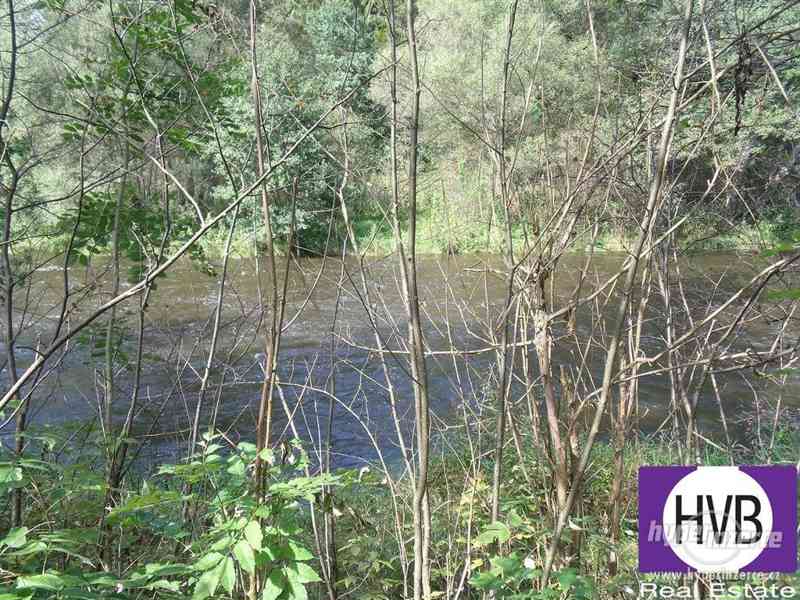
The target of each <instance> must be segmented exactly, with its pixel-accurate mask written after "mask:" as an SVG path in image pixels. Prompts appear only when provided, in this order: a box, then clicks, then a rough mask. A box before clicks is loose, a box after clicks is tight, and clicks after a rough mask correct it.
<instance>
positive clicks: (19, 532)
mask: <svg viewBox="0 0 800 600" xmlns="http://www.w3.org/2000/svg"><path fill="white" fill-rule="evenodd" d="M27 536H28V528H27V527H15V528H14V529H12V530H11V531H9V532H8V535H7V536H6V537H4V538H3V539H2V540H0V546H8V547H9V548H20V547H21V546H24V545H25V542H26V541H27Z"/></svg>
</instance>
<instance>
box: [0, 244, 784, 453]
mask: <svg viewBox="0 0 800 600" xmlns="http://www.w3.org/2000/svg"><path fill="white" fill-rule="evenodd" d="M623 259H624V256H621V255H614V254H608V255H601V256H599V257H596V258H595V259H594V260H593V264H592V268H591V269H590V271H589V272H588V274H587V275H588V278H587V282H586V283H585V284H584V289H591V287H590V286H594V285H596V283H597V282H598V281H603V280H604V279H605V278H607V277H608V275H609V274H610V273H613V272H614V271H615V269H616V268H618V266H619V265H620V264H621V262H622V260H623ZM584 260H585V259H584V257H580V256H570V257H567V258H565V259H564V260H563V262H562V263H561V267H560V272H559V279H558V280H557V281H556V287H557V292H558V293H559V294H562V295H567V294H569V293H571V292H572V290H573V289H574V287H575V285H576V282H577V278H578V273H579V271H580V269H581V267H582V266H583V264H584ZM680 266H681V274H682V276H683V278H684V285H685V290H686V293H687V298H688V300H689V303H690V306H691V307H692V309H696V310H697V311H700V312H698V314H701V313H702V312H704V311H705V310H706V307H707V306H711V307H714V306H718V305H719V304H720V303H721V301H722V299H723V298H724V295H723V293H722V292H721V291H716V292H715V291H714V290H715V289H716V286H719V287H720V289H722V290H730V289H735V288H736V287H737V286H739V285H741V284H742V283H743V282H745V281H747V280H748V279H749V278H750V277H751V276H752V275H753V273H755V272H756V270H757V269H758V268H760V267H762V266H763V262H759V259H757V258H755V257H745V256H740V255H732V254H706V255H702V256H696V257H691V258H687V259H685V263H682V264H681V265H680ZM367 267H368V269H369V271H368V278H367V279H368V281H369V299H368V298H367V297H366V296H365V294H364V290H363V289H361V274H360V267H359V265H358V262H357V261H355V260H348V261H345V262H344V263H342V261H340V260H336V259H330V258H328V259H326V260H324V261H323V260H322V259H302V260H300V261H295V262H293V263H292V265H291V267H290V272H289V277H288V282H289V286H288V297H287V306H286V315H287V319H286V320H287V327H286V330H285V333H284V338H283V343H282V347H281V354H280V365H279V376H280V379H281V382H282V384H283V385H281V387H280V394H278V395H276V397H275V403H276V405H275V417H276V419H275V423H274V430H273V431H274V438H275V440H276V441H277V440H278V439H280V438H284V437H291V436H292V435H293V431H292V429H291V427H290V420H289V419H288V418H287V413H289V414H291V415H292V417H293V418H292V420H291V423H293V424H294V426H295V427H296V428H297V432H298V434H299V435H300V436H301V437H303V438H305V439H306V440H309V439H310V440H315V441H316V442H317V446H319V442H320V441H321V440H325V439H326V438H327V436H328V434H329V432H330V435H331V438H330V442H331V447H332V454H333V457H334V459H333V460H334V464H335V465H338V466H353V465H357V464H360V463H361V462H363V461H365V460H368V461H372V460H375V459H376V457H377V453H376V449H375V446H376V445H377V446H378V447H379V448H380V449H381V451H382V452H383V453H384V456H385V458H386V460H387V461H389V462H396V461H398V459H399V458H400V450H399V447H398V442H397V432H396V429H395V427H394V425H393V420H392V406H391V403H390V394H389V393H388V390H387V387H388V386H387V376H388V378H389V380H390V381H391V382H392V384H393V387H394V391H395V394H394V399H395V408H394V409H395V410H396V412H397V414H398V415H399V417H400V419H401V421H402V423H403V425H402V427H401V429H402V431H403V433H404V434H406V435H407V436H410V435H411V432H412V428H411V427H410V425H411V420H412V417H413V403H412V390H411V386H410V376H409V374H408V368H407V364H406V359H405V355H404V354H403V349H404V342H403V339H402V337H403V336H404V335H405V331H406V329H405V318H404V311H403V308H402V304H401V302H400V292H399V281H398V275H397V270H396V261H395V260H394V259H393V258H392V257H389V258H384V259H377V258H373V259H369V261H368V265H367ZM499 267H500V262H499V260H498V259H497V258H496V257H491V256H479V255H472V256H459V257H427V258H421V259H420V260H419V280H420V290H421V294H422V301H423V312H424V316H425V329H426V332H427V342H428V344H429V346H430V348H431V349H432V350H434V351H444V350H447V349H450V348H452V347H455V348H457V349H459V350H460V351H463V352H460V353H457V354H445V353H440V354H434V355H433V356H431V358H430V383H431V401H432V409H433V411H434V413H435V414H436V415H437V417H438V418H439V419H441V422H440V423H441V424H446V423H451V424H453V423H458V422H463V416H464V415H466V414H468V413H469V414H471V413H472V412H473V411H480V410H484V408H483V407H484V406H486V405H487V404H490V402H489V401H490V400H491V398H492V394H493V386H494V384H493V383H492V376H491V375H492V368H493V365H494V359H495V356H494V354H493V353H492V352H475V350H478V349H481V348H485V347H487V345H489V341H488V340H489V339H490V337H491V331H490V330H491V328H492V326H491V325H487V323H491V322H492V320H493V319H495V318H496V316H497V314H498V312H499V310H500V307H501V306H502V302H503V294H504V287H503V282H502V281H501V280H500V279H499V278H498V277H497V276H496V275H495V274H493V271H494V272H495V273H496V272H497V271H496V269H498V268H499ZM97 277H100V282H99V285H97V287H96V289H108V288H109V286H107V285H106V286H104V285H103V281H105V280H106V274H103V273H102V271H101V269H99V268H97V267H95V268H94V269H92V270H89V271H84V270H78V269H75V270H73V271H72V272H71V279H72V286H73V294H74V297H73V302H74V304H75V306H74V307H73V309H72V311H71V313H70V315H69V321H68V322H67V323H66V324H65V327H68V326H69V325H70V323H74V322H77V321H78V320H79V318H80V317H81V316H82V315H86V314H89V312H90V311H91V310H92V309H93V308H95V307H96V306H98V305H100V304H101V303H102V302H104V301H105V300H107V299H108V297H107V296H106V295H104V294H101V293H98V292H96V291H93V290H87V289H84V287H85V285H86V284H87V283H89V282H91V281H93V280H94V279H95V278H97ZM262 289H266V287H265V286H264V285H263V284H262ZM62 290H63V279H62V274H61V273H60V272H58V271H47V272H40V273H38V274H37V275H36V277H35V278H34V283H33V284H32V288H31V290H30V293H29V294H28V297H29V298H30V299H31V301H30V304H31V306H30V307H29V311H28V314H27V316H26V329H25V332H24V333H23V335H22V336H21V338H20V339H21V340H22V341H21V342H20V348H19V362H20V366H22V367H24V366H25V365H26V364H29V362H30V360H32V356H33V350H32V348H33V347H34V346H35V345H36V343H37V342H39V343H42V344H45V343H46V342H47V340H48V336H50V335H52V330H53V328H54V326H55V323H56V319H57V316H58V311H59V308H60V300H61V293H62ZM217 293H218V282H217V280H216V279H215V278H212V277H209V276H208V275H205V274H203V273H202V272H200V270H199V269H195V268H194V267H193V266H192V265H191V264H189V263H188V262H187V263H183V264H181V265H179V266H178V268H176V269H175V270H173V271H171V272H170V273H169V275H168V276H167V277H165V278H162V279H160V280H159V281H158V285H157V288H156V289H155V290H154V291H153V293H152V295H151V298H150V301H149V305H148V307H147V311H146V318H145V330H144V337H143V339H144V347H143V357H144V364H143V370H142V381H141V387H140V393H139V402H138V409H137V410H138V413H137V418H136V426H135V437H137V439H139V440H140V441H141V442H142V443H141V444H140V445H139V446H137V447H139V448H141V449H142V451H141V457H143V458H146V459H147V460H150V461H152V460H162V459H164V458H167V457H173V456H174V455H182V453H183V452H184V450H183V448H184V445H185V441H186V439H187V437H188V428H189V426H190V423H191V419H192V416H193V414H194V411H195V406H196V403H197V398H198V390H199V389H200V382H201V379H202V375H203V369H204V366H205V362H206V357H207V352H208V348H209V343H210V339H211V335H210V332H211V327H212V323H213V312H214V307H215V305H216V300H217ZM263 293H264V297H268V295H267V293H266V292H263ZM258 298H259V286H258V278H257V276H256V268H255V264H254V262H253V261H251V260H244V259H242V260H235V261H233V262H232V264H231V269H230V276H229V281H228V284H227V287H226V293H225V298H224V304H223V313H222V325H221V331H220V340H219V346H218V350H217V352H216V356H215V360H214V362H213V366H212V371H211V377H210V380H209V381H210V384H209V386H208V390H207V392H206V395H205V402H204V410H203V414H204V417H205V419H206V420H208V419H210V418H212V416H214V417H215V418H216V423H217V426H218V427H219V428H221V429H223V430H225V431H226V432H227V435H228V437H229V438H231V439H232V440H236V439H248V440H252V438H253V436H254V423H255V419H256V414H257V411H258V402H259V396H260V390H261V381H262V379H263V368H262V363H263V355H262V354H261V352H262V345H263V337H262V336H263V331H264V327H265V326H266V325H265V322H264V320H263V318H262V317H264V315H263V314H262V312H263V311H262V310H261V307H260V304H259V300H258ZM660 303H661V301H660V299H658V298H657V297H654V299H653V300H652V301H651V303H650V305H649V308H648V321H647V325H646V330H645V332H644V338H643V349H644V351H645V352H646V353H648V354H650V353H653V352H656V351H657V350H658V349H660V348H662V347H663V335H664V331H663V318H662V312H663V306H661V305H660ZM613 304H614V299H613V298H612V299H611V301H610V302H609V303H608V308H604V309H601V312H602V311H606V310H610V308H613ZM367 307H369V310H367ZM137 310H138V300H133V301H129V302H128V303H127V304H126V305H124V306H123V308H122V309H121V310H120V311H119V314H120V319H121V321H122V323H123V324H124V327H121V328H120V335H121V336H122V337H121V340H120V343H119V346H118V347H117V349H116V355H115V361H116V364H117V367H118V371H117V373H116V376H115V380H116V382H117V385H118V388H117V392H116V397H117V405H116V411H115V412H116V416H117V418H119V419H122V418H124V414H125V413H126V411H127V408H128V402H129V399H130V395H131V394H132V386H133V365H132V363H133V361H134V356H135V348H136V326H137V325H136V323H137V312H136V311H137ZM370 315H371V316H370ZM593 324H594V325H593ZM596 324H597V319H593V318H592V315H591V313H590V312H589V311H588V309H587V310H585V311H583V312H582V313H579V314H578V318H577V320H576V330H577V334H578V335H577V337H578V339H579V340H581V341H585V340H586V338H587V337H588V336H590V335H591V334H592V332H593V331H594V335H595V336H596V335H597V334H598V330H597V329H596ZM777 326H778V325H774V324H773V325H770V324H768V323H757V324H753V325H750V326H748V328H747V339H742V340H739V342H740V345H741V346H742V347H752V348H755V349H759V348H764V347H765V346H766V344H768V343H769V341H770V340H771V339H772V337H771V336H772V335H773V334H774V331H775V328H776V327H777ZM259 327H261V333H259V330H258V328H259ZM593 327H594V329H593ZM375 329H377V331H378V332H379V333H380V335H381V338H382V339H383V341H384V343H385V344H386V346H387V347H388V348H390V349H392V350H393V352H391V353H387V354H385V355H384V358H385V362H382V361H381V358H380V355H379V354H377V353H376V352H373V351H371V349H374V348H375V346H376V341H375V337H374V331H375ZM565 329H566V328H565V327H564V326H563V324H561V323H559V324H557V326H556V334H557V335H564V334H565V333H566V331H565ZM104 331H105V321H103V320H102V319H101V320H99V321H98V322H97V325H96V326H94V327H92V328H90V329H89V331H87V332H85V333H83V334H81V335H80V336H79V337H78V338H77V339H76V340H74V341H73V342H71V344H70V346H69V347H68V349H67V351H66V352H65V353H64V354H63V355H61V356H60V357H59V358H58V363H56V362H55V360H54V361H51V364H50V366H51V367H53V368H52V370H51V371H49V375H48V377H47V378H46V379H45V380H44V381H43V382H42V383H41V385H40V386H39V387H38V388H37V390H36V391H35V393H34V395H33V403H32V410H31V415H32V419H33V422H34V423H37V424H46V423H49V424H58V423H66V422H74V421H81V420H87V419H91V418H93V417H95V416H96V415H97V414H98V399H100V398H101V397H102V379H101V374H102V372H103V360H104V354H103V351H104V337H103V336H104ZM590 348H591V351H590V353H589V355H588V357H587V365H588V367H589V371H590V372H591V373H592V375H593V377H594V378H595V380H596V383H595V385H597V384H599V377H598V375H599V373H600V372H601V370H602V364H603V361H604V359H605V355H604V352H603V351H602V347H600V346H598V345H591V346H590ZM577 350H578V348H576V347H575V345H574V343H572V342H570V341H568V340H567V339H563V340H561V341H560V342H559V343H557V344H556V346H555V348H554V352H555V354H554V363H555V365H556V372H558V368H559V365H566V366H572V367H574V366H575V365H577V364H578V363H579V362H580V359H579V358H578V354H577ZM516 356H517V361H519V360H520V359H521V351H520V352H517V353H516ZM533 363H534V364H535V359H534V360H533ZM4 373H5V372H4ZM719 384H720V386H721V387H722V397H723V399H724V402H725V408H726V412H727V413H728V415H729V416H732V415H735V414H736V412H737V410H740V408H741V407H743V406H748V405H751V404H752V399H753V391H752V390H751V389H750V388H749V387H748V386H747V385H744V381H743V379H742V378H741V376H740V375H738V374H731V375H726V376H722V377H721V378H720V380H719ZM795 387H796V386H792V387H791V388H790V391H791V390H793V389H794V388H795ZM639 392H640V405H639V412H638V414H639V418H638V426H639V427H640V428H641V429H642V430H644V431H646V432H653V431H656V430H657V429H658V428H659V427H660V426H662V424H664V423H665V419H666V420H667V421H668V416H669V406H670V398H669V376H668V374H666V373H661V374H657V375H653V376H650V377H646V378H643V379H642V380H641V382H640V385H639ZM524 393H525V385H523V383H522V382H520V381H516V382H515V384H514V387H513V389H512V395H513V397H514V398H520V397H522V396H523V395H524ZM333 398H335V400H333ZM792 398H793V395H792V394H787V393H786V392H784V402H793V401H794V400H793V399H792ZM520 410H527V409H524V408H523V407H522V406H521V407H520ZM698 411H699V415H700V419H701V426H702V427H703V432H704V435H708V436H710V437H712V438H713V437H716V436H718V435H719V433H720V432H719V431H718V430H717V428H718V427H719V412H718V411H719V409H718V405H717V403H716V400H715V397H714V396H713V394H712V393H711V390H710V389H708V390H703V393H702V394H701V398H700V402H699V407H698ZM331 413H332V414H333V427H331V428H330V429H329V428H328V421H329V415H330V414H331ZM9 433H10V431H9V430H8V428H7V430H6V431H4V432H3V434H4V435H5V436H7V435H8V434H9ZM741 434H742V432H741V431H738V435H741ZM6 442H8V439H7V437H6Z"/></svg>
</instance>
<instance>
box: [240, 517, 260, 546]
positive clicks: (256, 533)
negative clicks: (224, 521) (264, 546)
mask: <svg viewBox="0 0 800 600" xmlns="http://www.w3.org/2000/svg"><path fill="white" fill-rule="evenodd" d="M244 537H245V539H246V540H247V541H248V542H250V545H251V546H252V547H253V550H261V542H262V541H263V540H264V535H263V534H262V533H261V525H259V524H258V521H250V522H249V523H248V524H247V525H245V528H244Z"/></svg>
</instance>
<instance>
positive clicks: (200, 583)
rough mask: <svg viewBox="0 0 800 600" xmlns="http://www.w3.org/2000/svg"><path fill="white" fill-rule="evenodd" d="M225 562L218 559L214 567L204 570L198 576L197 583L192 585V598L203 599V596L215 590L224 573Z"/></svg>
mask: <svg viewBox="0 0 800 600" xmlns="http://www.w3.org/2000/svg"><path fill="white" fill-rule="evenodd" d="M226 562H227V561H220V562H219V564H218V565H217V566H216V567H214V568H213V569H211V570H210V571H206V572H205V573H203V574H202V575H201V576H200V579H198V580H197V585H195V587H194V594H192V600H205V598H208V597H210V596H213V595H214V592H216V591H217V586H219V582H220V580H221V579H222V576H223V574H224V573H225V564H226Z"/></svg>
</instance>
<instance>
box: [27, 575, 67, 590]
mask: <svg viewBox="0 0 800 600" xmlns="http://www.w3.org/2000/svg"><path fill="white" fill-rule="evenodd" d="M17 587H18V588H31V589H34V590H48V591H51V592H57V591H58V590H62V589H64V587H65V584H64V581H63V579H62V578H61V577H59V576H58V575H53V574H52V573H45V574H43V575H31V576H30V577H20V578H18V579H17Z"/></svg>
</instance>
